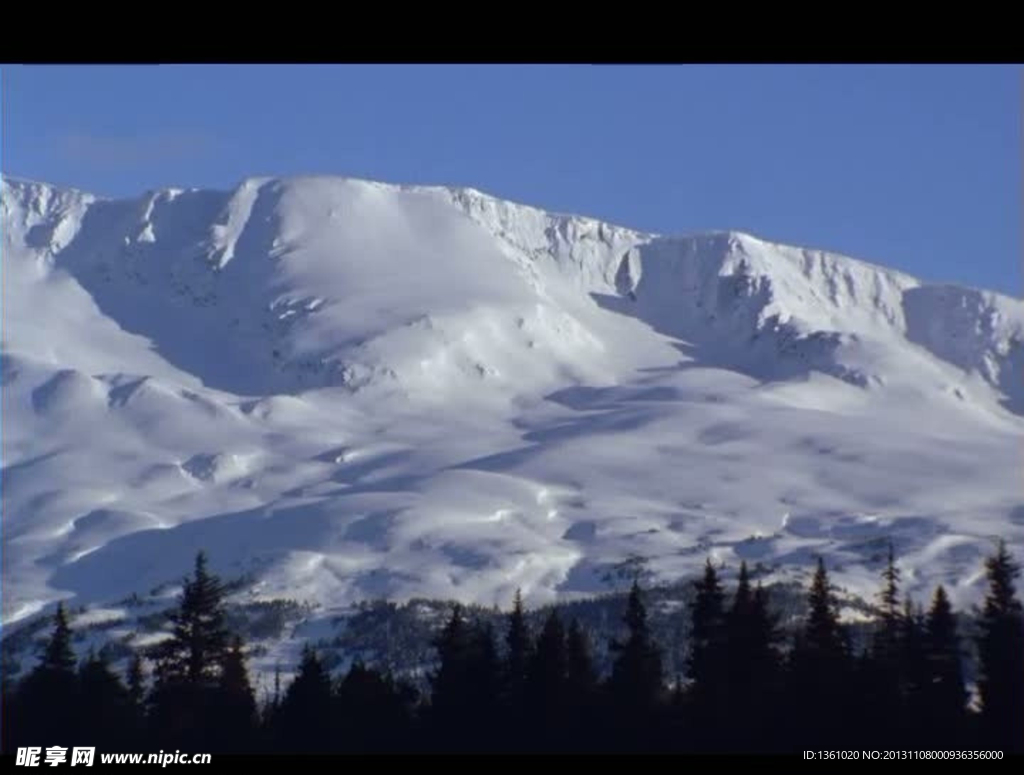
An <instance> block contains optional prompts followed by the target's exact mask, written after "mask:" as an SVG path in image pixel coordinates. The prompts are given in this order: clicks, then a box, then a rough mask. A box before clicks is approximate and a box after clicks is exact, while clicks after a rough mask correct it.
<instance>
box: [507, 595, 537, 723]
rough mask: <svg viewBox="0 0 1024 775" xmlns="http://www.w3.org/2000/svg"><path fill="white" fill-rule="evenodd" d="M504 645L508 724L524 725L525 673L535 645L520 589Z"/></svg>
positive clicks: (516, 596) (510, 616) (510, 617)
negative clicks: (531, 637) (522, 720)
mask: <svg viewBox="0 0 1024 775" xmlns="http://www.w3.org/2000/svg"><path fill="white" fill-rule="evenodd" d="M505 645H506V649H507V650H506V658H505V665H504V667H505V669H504V682H505V687H504V688H505V705H506V710H507V711H508V712H509V713H510V719H509V721H510V722H511V723H512V724H513V725H514V724H517V723H520V722H521V717H522V715H523V713H525V711H526V708H525V702H526V673H527V668H528V666H529V664H530V657H531V652H532V645H533V644H532V643H531V640H530V631H529V628H528V626H527V624H526V614H525V613H524V611H523V597H522V594H521V592H520V590H518V589H517V590H516V595H515V600H514V602H513V605H512V612H511V614H510V615H509V620H508V632H507V634H506V636H505Z"/></svg>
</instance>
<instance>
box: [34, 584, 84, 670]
mask: <svg viewBox="0 0 1024 775" xmlns="http://www.w3.org/2000/svg"><path fill="white" fill-rule="evenodd" d="M75 662H76V660H75V652H74V649H72V647H71V626H70V625H69V624H68V616H67V612H66V611H65V610H64V603H63V602H60V603H57V612H56V614H55V615H54V626H53V634H52V635H51V636H50V639H49V641H47V644H46V648H45V649H44V650H43V655H42V659H41V660H40V664H39V669H40V670H42V671H45V672H47V673H51V674H53V675H66V676H70V675H72V674H74V672H75Z"/></svg>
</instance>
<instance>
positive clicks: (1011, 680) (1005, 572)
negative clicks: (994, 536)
mask: <svg viewBox="0 0 1024 775" xmlns="http://www.w3.org/2000/svg"><path fill="white" fill-rule="evenodd" d="M985 573H986V576H987V578H988V583H989V590H988V594H987V595H986V597H985V604H984V607H983V610H982V616H981V623H980V624H981V632H980V635H979V637H978V657H979V665H978V667H979V672H980V677H979V681H978V689H979V693H980V695H981V712H982V722H983V726H984V729H985V734H986V737H987V742H988V744H989V745H992V746H996V747H998V748H1001V749H1003V750H1005V751H1007V752H1008V753H1022V752H1024V733H1022V732H1021V730H1024V613H1022V610H1021V603H1020V601H1019V600H1018V599H1017V597H1016V589H1015V587H1014V579H1015V578H1016V577H1017V576H1018V575H1020V567H1019V566H1018V565H1017V563H1016V562H1015V561H1014V560H1013V558H1012V557H1011V556H1010V553H1009V552H1008V550H1007V548H1006V542H1005V541H1002V540H1000V541H999V544H998V546H997V548H996V551H995V553H994V554H993V555H992V556H990V557H988V558H987V559H986V561H985Z"/></svg>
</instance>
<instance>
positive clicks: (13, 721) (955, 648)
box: [3, 542, 1024, 753]
mask: <svg viewBox="0 0 1024 775" xmlns="http://www.w3.org/2000/svg"><path fill="white" fill-rule="evenodd" d="M985 572H986V575H987V579H988V585H989V589H988V594H987V596H986V599H985V602H984V606H983V609H982V612H981V618H980V622H979V628H978V633H977V635H976V636H974V637H973V640H974V641H975V643H974V645H975V646H976V653H977V659H976V668H977V686H978V695H979V696H978V701H977V703H976V706H972V705H971V704H970V703H969V697H968V690H967V682H966V679H965V673H964V666H965V664H966V662H967V660H966V658H965V655H966V646H967V645H968V640H967V638H966V636H965V635H964V634H962V633H961V632H959V630H958V620H957V617H956V616H955V613H954V611H953V609H952V606H951V605H950V601H949V598H948V596H947V594H946V592H945V590H944V589H943V588H942V587H941V586H940V587H938V588H937V589H936V590H935V593H934V595H933V597H932V598H931V600H930V601H929V604H928V607H927V609H926V610H921V609H920V608H918V607H916V606H915V605H914V604H913V603H912V601H910V600H909V599H901V597H900V581H901V579H900V573H899V569H898V567H897V565H896V562H895V558H894V556H893V553H892V551H891V550H890V553H889V558H888V563H887V565H886V568H885V571H884V573H883V574H882V586H881V590H880V593H879V605H878V615H877V617H876V618H875V620H874V621H873V623H872V631H871V637H870V639H869V640H868V642H867V644H866V646H865V647H863V648H860V649H857V648H855V646H854V644H853V639H852V638H851V631H850V628H849V626H848V625H847V624H845V623H844V622H842V621H841V620H840V618H839V615H838V610H837V604H836V598H835V595H834V590H833V588H832V586H831V584H830V581H829V577H828V572H827V570H826V568H825V565H824V563H823V562H822V561H821V560H820V559H819V561H818V564H817V568H816V571H815V573H814V576H813V579H812V582H811V585H810V588H809V590H808V593H807V603H808V608H807V614H806V616H805V617H804V618H803V620H802V621H800V622H797V623H795V626H790V627H788V628H786V627H783V623H781V622H780V621H779V620H778V617H777V615H776V614H775V613H773V611H772V607H771V604H770V602H771V601H770V600H769V593H768V591H767V590H766V589H764V588H763V587H762V586H761V585H760V584H757V585H754V584H752V583H751V580H750V577H749V574H748V571H747V567H746V565H745V564H743V565H742V566H741V567H740V570H739V575H738V578H737V581H736V585H735V589H734V590H732V591H731V592H728V591H727V590H726V589H725V587H724V585H723V583H722V580H721V578H720V575H719V571H718V570H717V569H716V568H715V567H714V566H713V565H712V564H711V562H710V561H708V563H707V564H706V566H705V570H704V573H703V576H702V577H701V578H700V579H699V580H698V581H696V582H695V587H696V589H695V592H696V594H695V596H694V598H693V601H692V603H691V604H690V605H689V606H688V607H687V609H686V610H685V612H684V614H683V615H685V616H687V617H688V618H689V625H690V627H689V629H690V637H689V639H688V644H687V653H686V655H685V657H686V658H685V662H684V664H685V667H686V675H685V677H683V676H668V675H665V671H664V667H663V665H664V652H663V651H662V650H661V648H660V647H659V645H658V644H657V643H656V642H655V639H654V638H653V637H652V634H651V631H650V629H649V626H648V614H647V609H646V607H645V603H644V594H643V590H642V589H641V586H640V584H639V582H638V581H637V580H635V581H634V582H633V586H632V589H631V590H630V593H629V596H628V599H627V601H626V608H625V613H624V616H623V620H622V632H621V637H619V638H617V639H615V640H614V641H613V642H612V643H611V644H610V647H611V649H612V653H613V655H614V659H613V662H612V667H611V670H610V672H608V674H607V675H599V674H598V670H597V669H596V667H595V662H594V659H593V656H592V644H591V642H590V639H589V636H588V634H587V632H586V631H585V630H584V629H583V628H582V627H581V626H580V624H579V623H578V622H577V621H576V620H572V621H569V622H565V621H563V620H562V618H561V617H560V614H559V612H558V611H557V610H556V609H552V611H551V613H550V614H549V615H548V616H547V618H546V620H545V621H544V622H543V625H542V626H541V627H540V629H539V631H538V632H532V631H531V628H530V627H529V626H528V623H527V619H526V616H525V614H524V610H523V604H522V600H521V598H520V596H519V595H518V594H517V595H516V598H515V601H514V605H513V608H512V611H511V613H510V614H509V615H508V617H507V621H506V624H505V627H504V631H503V632H499V631H495V628H494V627H493V626H492V625H490V624H487V623H484V622H481V621H473V620H471V619H470V618H469V617H467V615H466V614H465V612H464V610H463V609H462V608H461V607H459V606H455V607H454V608H453V610H452V613H451V616H450V618H449V619H448V620H447V621H446V623H445V625H444V627H443V628H442V629H441V631H440V632H439V633H438V635H437V638H436V640H435V642H434V646H435V648H436V652H437V663H436V665H435V666H434V667H433V669H432V671H431V672H430V674H429V676H428V682H427V685H428V687H429V688H428V690H427V691H425V692H419V691H417V690H416V689H415V688H414V687H413V685H412V684H410V683H408V682H406V681H403V680H399V679H397V678H396V677H394V676H392V675H389V674H388V673H387V672H384V671H381V670H379V669H377V668H375V667H373V666H369V665H366V664H362V663H358V662H357V663H355V664H353V665H352V666H351V667H350V668H349V669H348V670H347V671H346V672H345V673H344V674H343V675H340V676H335V675H332V674H331V673H330V671H329V670H328V669H327V667H326V666H325V664H324V662H323V661H322V659H321V657H320V656H319V655H318V654H317V653H316V652H315V651H314V650H313V649H311V648H310V647H308V646H306V647H305V648H304V649H303V652H302V655H301V660H300V663H299V666H298V670H297V673H296V675H295V677H294V678H293V680H291V682H290V683H289V684H288V686H287V687H286V688H283V689H282V688H281V687H280V685H279V684H278V686H277V687H276V689H275V692H274V696H273V697H272V698H271V699H269V700H268V701H267V702H265V703H262V704H260V703H257V700H256V697H255V694H254V691H253V688H252V685H251V683H250V680H249V674H248V670H247V666H246V653H245V645H244V643H243V642H242V641H241V639H240V638H238V637H236V636H233V635H232V633H231V632H229V630H228V628H227V626H226V624H225V621H226V619H225V609H224V596H225V591H224V588H223V586H222V584H221V582H220V580H219V579H218V578H217V577H216V576H214V575H213V574H211V573H210V572H209V570H208V568H207V564H206V558H205V556H204V555H203V554H202V553H200V554H199V556H198V557H197V558H196V563H195V568H194V571H193V574H192V576H191V577H190V578H188V579H186V580H185V584H184V589H183V591H182V594H181V598H180V601H179V604H178V606H177V607H176V608H175V609H173V611H172V612H170V614H169V621H170V624H171V637H170V638H168V639H167V640H164V641H162V642H160V643H159V644H157V645H156V646H154V647H152V648H151V649H149V650H148V651H146V652H145V653H144V654H141V655H138V656H136V657H135V658H134V659H133V661H132V662H131V664H130V667H129V669H128V671H127V674H126V676H125V677H124V678H122V677H121V676H119V675H118V674H117V673H116V672H115V671H114V670H113V669H112V667H111V666H110V665H109V664H108V663H107V662H106V661H105V660H104V659H103V658H102V657H100V656H97V655H96V654H90V655H88V656H87V657H86V658H85V659H84V660H82V661H80V662H79V661H78V660H76V658H75V655H74V652H73V651H72V647H71V629H70V627H69V625H68V620H67V616H66V613H65V611H64V608H63V607H62V606H58V608H57V613H56V616H55V620H54V627H53V630H52V634H51V636H50V638H49V640H48V642H47V643H46V646H45V649H44V650H43V652H42V654H41V658H40V660H39V663H38V665H37V666H36V667H35V668H34V669H33V670H32V671H31V672H30V673H29V674H28V675H27V676H26V677H25V678H23V679H22V680H21V681H20V682H19V683H18V684H17V685H16V686H12V687H5V689H9V690H5V692H4V698H3V699H4V709H3V710H4V712H3V722H4V727H3V742H4V750H5V751H10V750H12V749H13V748H15V747H17V746H25V745H38V746H42V747H46V746H50V745H68V746H74V745H82V746H96V747H97V748H98V749H101V750H102V749H107V750H115V751H116V750H120V751H131V750H136V751H146V750H156V749H158V748H160V749H165V750H175V749H177V750H183V751H194V752H216V753H232V752H236V753H252V752H258V753H277V752H296V753H313V752H317V753H356V752H408V751H426V752H429V751H460V752H487V751H492V752H494V751H497V752H500V751H511V752H518V751H537V752H583V751H596V752H630V751H632V752H644V751H668V752H703V751H722V752H730V751H735V752H780V753H781V752H793V751H801V750H805V749H808V748H813V749H840V748H845V749H855V748H856V749H864V748H873V749H879V748H885V747H886V746H896V747H898V748H900V749H908V748H922V749H924V748H927V749H932V750H937V749H941V750H948V749H953V748H961V749H970V748H974V749H980V748H984V749H988V750H1002V751H1004V752H1006V753H1021V752H1024V751H1022V747H1024V746H1022V744H1024V733H1022V730H1024V613H1022V608H1021V603H1020V601H1019V599H1018V598H1017V594H1016V590H1015V587H1014V580H1015V579H1016V577H1017V576H1018V575H1019V567H1018V566H1017V565H1016V564H1015V562H1014V561H1013V559H1012V558H1011V557H1010V555H1009V553H1008V552H1007V550H1006V546H1005V544H1004V543H1002V542H1001V543H1000V544H999V546H998V549H997V550H996V551H995V552H994V554H993V555H992V556H991V557H989V558H987V560H986V561H985ZM146 665H148V666H149V668H150V669H148V670H147V669H146ZM147 672H148V673H149V674H150V675H149V677H148V678H147Z"/></svg>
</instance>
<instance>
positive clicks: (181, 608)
mask: <svg viewBox="0 0 1024 775" xmlns="http://www.w3.org/2000/svg"><path fill="white" fill-rule="evenodd" d="M168 618H169V619H170V621H171V623H172V625H173V628H172V637H171V638H170V639H169V640H167V641H164V642H163V643H161V644H160V645H159V646H158V647H157V648H156V649H154V651H153V656H154V657H155V658H156V660H157V679H158V681H159V682H160V683H167V682H178V681H181V682H185V683H187V684H191V685H193V686H198V685H204V686H215V685H216V683H217V679H218V677H219V675H220V671H221V668H222V665H223V663H224V658H225V657H226V655H227V651H228V643H229V633H228V630H227V628H226V626H225V610H224V589H223V586H222V585H221V581H220V579H219V578H218V577H217V576H215V575H213V574H212V573H210V571H209V570H208V568H207V560H206V554H205V552H199V553H198V554H197V555H196V560H195V571H194V574H193V577H192V578H191V579H185V581H184V589H183V591H182V595H181V600H180V602H179V605H178V606H177V608H175V609H174V610H172V611H171V612H170V613H169V614H168Z"/></svg>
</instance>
